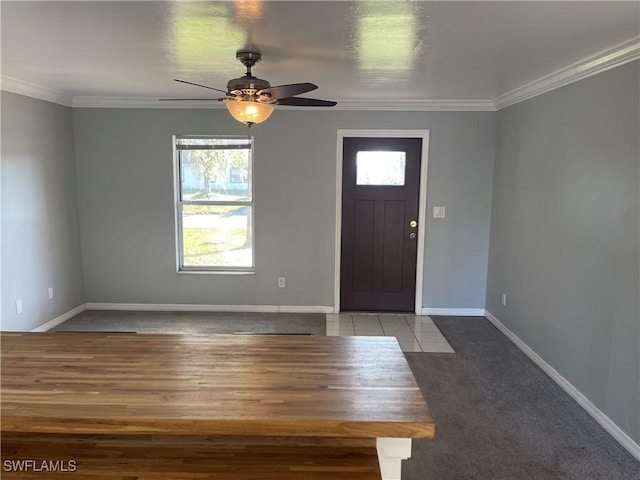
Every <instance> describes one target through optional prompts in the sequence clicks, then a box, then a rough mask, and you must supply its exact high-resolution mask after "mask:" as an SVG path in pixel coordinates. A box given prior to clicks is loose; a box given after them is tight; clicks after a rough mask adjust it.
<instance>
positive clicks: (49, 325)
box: [31, 303, 87, 332]
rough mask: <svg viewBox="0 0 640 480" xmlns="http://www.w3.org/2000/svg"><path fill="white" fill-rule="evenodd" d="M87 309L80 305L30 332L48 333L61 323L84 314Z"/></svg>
mask: <svg viewBox="0 0 640 480" xmlns="http://www.w3.org/2000/svg"><path fill="white" fill-rule="evenodd" d="M86 309H87V304H86V303H83V304H82V305H78V306H77V307H76V308H73V309H71V310H69V311H68V312H65V313H63V314H62V315H60V316H58V317H56V318H54V319H53V320H49V321H48V322H47V323H43V324H42V325H40V326H39V327H37V328H34V329H33V330H31V331H32V332H48V331H49V330H51V329H52V328H55V327H57V326H58V325H60V324H61V323H63V322H66V321H67V320H69V319H70V318H73V317H75V316H76V315H78V314H79V313H81V312H84V311H85V310H86Z"/></svg>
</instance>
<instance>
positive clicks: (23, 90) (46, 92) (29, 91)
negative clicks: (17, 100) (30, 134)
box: [0, 75, 72, 107]
mask: <svg viewBox="0 0 640 480" xmlns="http://www.w3.org/2000/svg"><path fill="white" fill-rule="evenodd" d="M0 89H1V90H4V91H7V92H11V93H17V94H18V95H24V96H26V97H32V98H37V99H40V100H45V101H47V102H53V103H58V104H60V105H65V106H67V107H70V106H71V104H72V97H71V96H70V95H65V94H64V93H62V92H60V91H58V90H54V89H51V88H48V87H43V86H42V85H36V84H35V83H30V82H25V81H24V80H19V79H17V78H13V77H8V76H6V75H2V76H0Z"/></svg>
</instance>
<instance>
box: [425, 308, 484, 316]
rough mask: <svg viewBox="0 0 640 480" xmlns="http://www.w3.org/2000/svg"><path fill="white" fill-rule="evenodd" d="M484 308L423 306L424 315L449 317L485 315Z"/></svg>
mask: <svg viewBox="0 0 640 480" xmlns="http://www.w3.org/2000/svg"><path fill="white" fill-rule="evenodd" d="M484 312H485V310H484V309H482V308H423V309H422V315H445V316H449V317H484Z"/></svg>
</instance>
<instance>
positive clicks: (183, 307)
mask: <svg viewBox="0 0 640 480" xmlns="http://www.w3.org/2000/svg"><path fill="white" fill-rule="evenodd" d="M87 310H130V311H146V312H247V313H332V312H333V306H331V305H197V304H186V303H87Z"/></svg>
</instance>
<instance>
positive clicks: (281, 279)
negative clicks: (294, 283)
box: [278, 277, 286, 288]
mask: <svg viewBox="0 0 640 480" xmlns="http://www.w3.org/2000/svg"><path fill="white" fill-rule="evenodd" d="M285 286H286V280H285V278H284V277H278V288H284V287H285Z"/></svg>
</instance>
